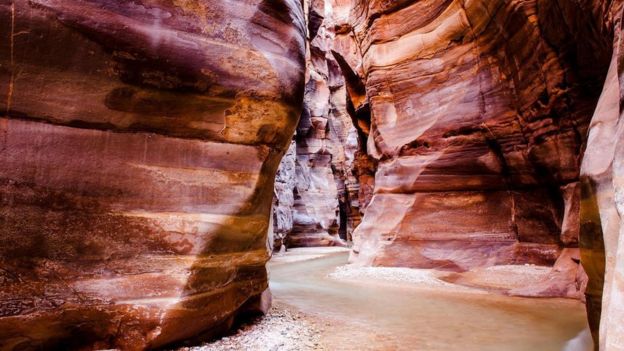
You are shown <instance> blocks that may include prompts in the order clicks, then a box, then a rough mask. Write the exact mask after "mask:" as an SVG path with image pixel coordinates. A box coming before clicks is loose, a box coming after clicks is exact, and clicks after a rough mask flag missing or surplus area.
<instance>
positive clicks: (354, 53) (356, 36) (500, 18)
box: [334, 0, 624, 350]
mask: <svg viewBox="0 0 624 351" xmlns="http://www.w3.org/2000/svg"><path fill="white" fill-rule="evenodd" d="M334 4H335V6H336V8H341V11H340V13H341V14H342V17H341V21H339V22H338V23H337V24H336V26H335V29H336V38H335V40H334V55H335V57H337V59H338V62H339V63H340V66H341V69H342V72H343V74H344V76H345V81H346V85H347V90H348V102H349V104H350V105H351V106H350V107H351V110H350V113H351V114H352V116H353V118H354V120H355V122H356V126H357V127H358V131H359V132H360V140H361V144H360V146H361V147H360V150H363V151H365V152H366V154H367V156H368V157H367V158H365V159H367V160H369V161H368V162H365V163H364V164H367V165H368V167H362V169H369V170H374V171H375V179H374V182H371V183H370V184H371V185H372V186H373V187H374V190H373V192H372V197H370V196H368V199H370V205H368V207H367V208H366V212H365V216H364V219H363V222H362V224H361V225H360V227H358V229H357V230H356V232H355V235H354V236H355V238H354V241H355V247H354V253H353V254H352V260H353V261H355V262H357V263H360V264H369V265H389V266H410V267H428V268H439V269H450V270H457V271H464V270H470V269H472V268H475V267H480V266H488V265H496V264H522V263H535V264H541V265H550V264H553V263H554V262H555V260H556V263H555V266H554V269H553V273H552V274H553V275H552V276H550V278H549V281H548V282H544V284H541V286H537V287H527V289H525V292H524V293H523V294H528V295H538V296H539V295H559V294H563V295H566V294H569V291H571V290H578V291H577V293H578V292H581V291H582V289H583V286H582V284H581V283H582V282H580V281H576V282H575V280H578V279H581V280H582V276H583V274H582V272H579V273H577V272H576V270H577V268H578V267H577V265H576V263H578V260H579V253H578V248H577V247H578V246H579V245H580V246H581V248H582V250H581V255H580V256H581V260H582V262H583V266H584V267H585V269H586V270H587V273H588V275H589V278H590V279H589V286H588V287H587V292H586V295H587V303H588V310H589V317H590V324H591V326H592V329H593V330H594V332H595V335H594V336H595V338H596V340H598V339H600V345H601V346H600V349H601V350H619V349H621V348H622V347H624V341H623V340H622V339H621V335H624V333H623V332H622V330H621V323H619V321H620V320H622V318H623V317H622V315H623V313H622V310H623V309H622V306H623V305H622V303H621V301H622V291H623V289H622V288H621V285H622V267H621V263H622V262H623V261H624V260H623V259H622V257H620V256H622V254H621V252H622V245H621V242H622V237H623V236H622V235H621V233H620V232H621V223H620V220H619V218H620V217H621V212H622V211H621V210H620V209H619V206H620V204H619V197H618V196H619V191H620V189H619V188H620V187H621V184H619V183H618V167H619V166H618V165H619V163H618V162H619V161H618V156H619V154H618V150H619V149H618V145H619V144H620V142H619V138H620V137H621V136H620V133H619V131H620V129H621V128H620V124H621V123H620V122H619V120H620V111H621V108H620V106H621V105H620V101H621V96H622V94H621V93H620V88H619V84H620V83H619V82H621V81H622V79H621V74H622V72H621V71H622V70H621V69H620V67H619V65H620V64H621V63H620V61H621V57H620V56H621V55H620V54H619V52H620V46H621V44H620V41H619V37H620V33H621V11H622V10H621V9H622V2H621V1H600V0H582V1H568V0H557V1H546V0H538V1H480V0H475V1H454V0H445V1H443V0H430V1H413V0H405V1H392V2H389V1H376V0H353V1H349V0H335V1H334ZM614 38H615V46H614ZM614 47H615V50H614ZM612 53H613V59H612ZM610 61H611V68H610V69H608V68H609V62H610ZM607 70H609V74H608V77H607V79H606V83H605V77H606V76H607ZM603 86H604V88H603ZM601 90H602V96H600V101H598V98H599V95H600V91H601ZM597 104H598V107H597V108H596V105H597ZM594 110H595V111H594ZM592 116H593V117H592ZM592 118H593V119H592ZM590 121H592V122H591V128H590ZM588 130H589V133H588ZM588 135H589V139H587V138H588V137H587V136H588ZM363 144H364V145H363ZM585 145H587V152H584V147H585ZM581 155H584V160H583V170H582V176H581V177H580V178H579V173H581V172H580V164H581V158H582V157H581ZM579 179H581V182H579ZM364 183H365V182H362V183H361V184H360V185H361V188H360V189H363V188H364V186H363V185H364ZM581 194H582V196H581ZM360 195H361V197H362V196H363V197H364V198H365V199H366V198H367V197H366V192H365V191H361V192H360ZM365 202H366V200H364V201H363V202H362V203H365ZM579 227H580V229H581V236H580V242H579V239H578V237H579ZM553 282H555V283H553ZM603 283H604V286H603ZM575 286H576V287H575ZM566 289H567V291H568V292H567V293H566V292H565V291H566ZM579 289H580V290H579ZM529 291H530V292H529ZM603 293H604V297H603ZM601 310H602V311H603V312H602V315H601ZM599 323H600V331H601V333H600V338H598V335H597V332H598V325H599Z"/></svg>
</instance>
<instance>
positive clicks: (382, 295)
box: [269, 253, 587, 351]
mask: <svg viewBox="0 0 624 351" xmlns="http://www.w3.org/2000/svg"><path fill="white" fill-rule="evenodd" d="M347 255H348V254H347V253H337V254H332V255H330V256H326V257H323V258H318V259H314V260H308V261H300V262H294V263H277V264H276V263H270V264H269V271H270V285H271V290H272V291H273V295H274V298H275V301H276V302H278V303H283V304H287V305H289V306H292V307H294V308H296V309H298V310H300V311H302V312H303V313H306V314H310V315H312V316H316V317H318V318H320V319H321V320H325V321H330V322H327V323H326V326H327V329H329V331H327V330H326V331H325V332H324V335H323V338H324V341H325V342H327V343H328V345H329V346H330V347H331V349H334V350H364V349H366V350H418V351H429V350H431V351H447V350H448V351H452V350H462V351H471V350H474V351H490V350H491V351H585V350H587V346H585V344H586V343H587V340H586V338H584V337H583V335H585V334H586V332H585V331H584V329H585V326H586V322H585V311H584V306H583V305H582V304H581V303H579V302H577V301H572V300H565V299H526V298H517V297H505V296H498V295H491V294H471V293H468V294H466V293H457V292H440V291H431V290H424V289H417V288H414V287H402V286H395V285H389V284H370V283H365V284H360V283H356V282H342V281H337V280H334V279H331V278H329V277H327V274H328V273H330V272H332V271H333V270H334V268H335V267H337V266H339V265H343V264H345V263H346V262H347Z"/></svg>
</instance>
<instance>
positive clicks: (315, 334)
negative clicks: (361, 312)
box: [178, 306, 328, 351]
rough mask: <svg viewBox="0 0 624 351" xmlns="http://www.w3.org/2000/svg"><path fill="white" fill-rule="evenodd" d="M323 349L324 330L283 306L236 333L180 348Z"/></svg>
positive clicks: (219, 350)
mask: <svg viewBox="0 0 624 351" xmlns="http://www.w3.org/2000/svg"><path fill="white" fill-rule="evenodd" d="M224 350H236V351H312V350H314V351H316V350H319V351H322V350H328V349H327V348H326V347H324V346H323V344H322V342H321V330H320V329H319V328H318V327H317V326H315V325H314V324H313V323H312V322H311V321H310V320H309V319H308V318H306V316H304V315H302V314H301V313H299V312H293V311H289V310H288V309H286V308H283V307H281V306H276V307H273V308H271V310H270V311H269V313H268V314H267V315H266V316H264V317H262V318H259V319H257V320H253V321H249V322H248V323H247V324H243V325H242V326H241V327H240V328H239V329H238V331H236V333H235V334H234V335H230V336H226V337H223V338H221V339H219V340H216V341H214V342H211V343H206V344H204V345H202V346H195V347H184V348H181V349H178V351H224Z"/></svg>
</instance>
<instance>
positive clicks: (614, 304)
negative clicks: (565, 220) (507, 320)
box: [580, 19, 624, 351]
mask: <svg viewBox="0 0 624 351" xmlns="http://www.w3.org/2000/svg"><path fill="white" fill-rule="evenodd" d="M620 20H621V19H620ZM621 35H622V33H621V29H619V28H618V29H617V30H616V42H615V46H614V51H613V56H612V59H611V64H610V66H609V73H608V75H607V78H606V80H605V84H604V87H603V90H602V95H601V96H600V100H599V102H598V106H597V108H596V110H595V112H594V116H593V117H592V120H591V124H590V130H589V135H588V140H587V147H586V149H585V154H584V157H583V164H582V168H581V194H582V197H581V207H580V211H581V217H580V219H581V237H580V244H581V259H582V263H583V267H585V270H586V271H587V274H588V276H589V285H588V287H587V291H586V296H587V309H588V317H589V322H590V326H591V327H592V332H593V334H594V340H595V341H597V342H598V345H599V349H600V350H608V351H616V350H617V351H619V350H624V324H622V321H624V222H623V221H622V219H623V218H624V173H623V172H624V145H623V140H624V118H623V117H622V99H623V98H624V93H623V91H622V88H621V84H622V83H623V82H624V67H623V66H622V64H623V62H624V60H623V58H624V46H623V44H622V37H621Z"/></svg>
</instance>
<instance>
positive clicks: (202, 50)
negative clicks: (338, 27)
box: [0, 0, 305, 350]
mask: <svg viewBox="0 0 624 351" xmlns="http://www.w3.org/2000/svg"><path fill="white" fill-rule="evenodd" d="M304 28H305V27H304V20H303V11H302V5H301V3H299V2H298V1H297V0H279V1H264V0H251V1H245V2H240V1H212V0H173V1H165V0H144V1H105V0H90V1H86V0H81V1H68V0H33V1H1V2H0V38H2V40H0V111H1V112H0V114H1V117H2V118H1V119H0V150H1V151H0V194H1V196H0V301H1V304H0V349H3V350H4V349H54V348H63V349H105V348H113V347H115V348H120V349H124V350H138V349H145V348H156V347H160V346H163V345H166V344H169V343H171V342H174V341H178V340H182V339H186V338H189V337H194V336H197V335H199V334H201V333H206V332H207V333H211V332H215V331H217V330H218V329H219V328H224V327H228V324H229V323H230V322H231V320H232V317H233V316H234V315H236V313H237V312H238V311H241V310H243V309H248V308H259V307H260V305H259V304H261V302H262V301H261V296H266V294H264V295H263V292H264V291H265V289H266V288H267V277H266V270H265V267H264V264H265V262H266V260H267V259H268V254H267V252H266V245H265V243H266V235H267V229H268V225H269V213H270V208H271V198H272V193H273V187H272V186H273V179H274V176H275V172H276V170H277V167H278V164H279V161H280V158H281V156H282V155H283V153H284V152H285V150H286V148H287V146H288V143H289V142H290V140H291V136H292V133H293V132H294V129H295V127H296V123H297V120H298V118H299V116H300V114H301V101H302V99H303V88H304V68H305V63H304V56H305V51H304V43H305V42H304V35H305V32H304V30H305V29H304Z"/></svg>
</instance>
